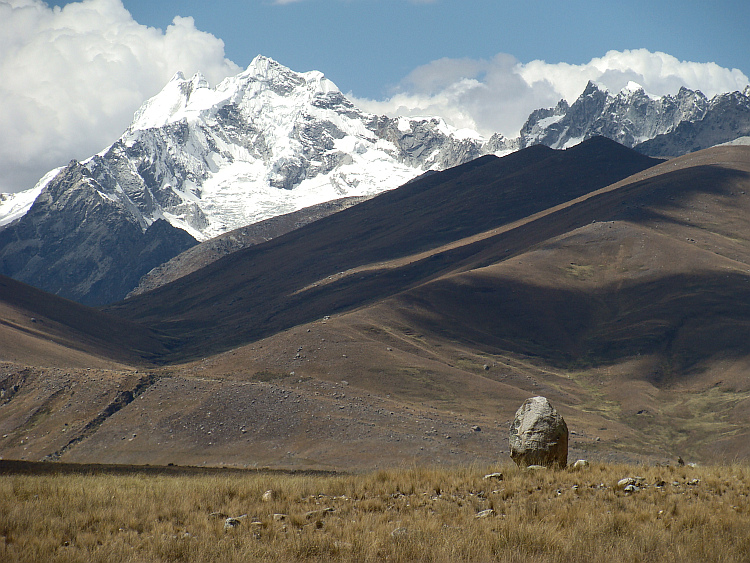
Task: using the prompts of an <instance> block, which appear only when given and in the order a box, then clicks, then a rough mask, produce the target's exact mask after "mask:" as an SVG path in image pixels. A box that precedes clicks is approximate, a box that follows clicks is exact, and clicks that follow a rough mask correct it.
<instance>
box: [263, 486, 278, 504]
mask: <svg viewBox="0 0 750 563" xmlns="http://www.w3.org/2000/svg"><path fill="white" fill-rule="evenodd" d="M261 500H262V501H263V502H271V501H272V500H276V491H274V490H273V489H268V490H267V491H266V492H265V493H263V496H262V497H261Z"/></svg>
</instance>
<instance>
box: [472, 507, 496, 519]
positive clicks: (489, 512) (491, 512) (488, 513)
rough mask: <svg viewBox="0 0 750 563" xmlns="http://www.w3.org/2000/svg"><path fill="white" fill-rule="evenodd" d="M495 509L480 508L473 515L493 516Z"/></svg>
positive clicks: (481, 516)
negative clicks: (479, 510) (480, 509)
mask: <svg viewBox="0 0 750 563" xmlns="http://www.w3.org/2000/svg"><path fill="white" fill-rule="evenodd" d="M494 515H495V511H494V510H493V509H491V508H488V509H487V510H482V511H481V512H477V513H476V514H475V515H474V518H489V517H490V516H494Z"/></svg>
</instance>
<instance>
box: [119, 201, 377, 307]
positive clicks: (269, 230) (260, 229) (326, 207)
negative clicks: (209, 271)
mask: <svg viewBox="0 0 750 563" xmlns="http://www.w3.org/2000/svg"><path fill="white" fill-rule="evenodd" d="M367 199H369V198H368V197H365V196H354V197H344V198H340V199H334V200H333V201H326V202H325V203H319V204H317V205H312V206H310V207H305V208H304V209H300V210H299V211H294V212H292V213H285V214H284V215H277V216H276V217H271V218H270V219H266V220H265V221H259V222H258V223H252V224H251V225H247V226H245V227H240V228H239V229H235V230H233V231H229V232H228V233H224V234H223V235H219V236H217V237H214V238H212V239H209V240H207V241H204V242H202V243H200V244H197V245H196V246H193V247H191V248H189V249H187V250H185V251H184V252H181V253H180V254H178V255H177V256H175V257H174V258H172V259H171V260H168V261H167V262H165V263H164V264H161V265H160V266H157V267H156V268H154V269H153V270H151V271H150V272H148V273H147V274H146V275H145V276H143V277H142V278H141V280H140V282H139V283H138V287H136V288H135V289H134V290H133V291H131V292H130V293H129V294H128V297H133V296H135V295H140V294H141V293H145V292H147V291H150V290H153V289H156V288H157V287H160V286H162V285H165V284H168V283H169V282H172V281H174V280H176V279H178V278H181V277H183V276H186V275H188V274H190V273H192V272H194V271H196V270H199V269H201V268H204V267H206V266H208V265H209V264H210V263H211V262H215V261H216V260H218V259H219V258H222V257H224V256H226V255H227V254H231V253H232V252H237V251H238V250H241V249H243V248H247V247H248V246H254V245H256V244H261V243H263V242H266V241H269V240H271V239H273V238H276V237H279V236H281V235H283V234H285V233H288V232H289V231H293V230H294V229H299V228H300V227H304V226H305V225H307V224H309V223H312V222H313V221H317V220H319V219H322V218H323V217H327V216H328V215H331V214H332V213H337V212H339V211H341V210H342V209H346V208H348V207H351V206H352V205H356V204H357V203H361V202H363V201H366V200H367Z"/></svg>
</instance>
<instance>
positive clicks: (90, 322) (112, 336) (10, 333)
mask: <svg viewBox="0 0 750 563" xmlns="http://www.w3.org/2000/svg"><path fill="white" fill-rule="evenodd" d="M0 348H1V349H2V357H1V358H2V359H3V360H13V361H16V362H19V363H25V364H27V365H89V366H93V365H101V364H103V363H106V361H108V360H109V361H116V362H124V363H131V362H136V363H143V362H144V361H148V359H149V358H155V357H159V356H162V355H163V354H164V353H165V352H166V351H167V348H166V347H165V345H164V341H163V340H161V339H159V338H157V336H156V335H155V334H154V332H153V331H152V330H150V329H148V328H144V327H143V326H140V325H137V324H135V323H133V322H130V321H125V320H122V319H120V318H117V317H113V316H111V315H107V314H105V313H102V312H101V311H98V310H96V309H92V308H90V307H86V306H85V305H81V304H79V303H75V302H74V301H69V300H67V299H63V298H62V297H58V296H56V295H52V294H50V293H46V292H44V291H41V290H39V289H36V288H34V287H31V286H29V285H26V284H24V283H21V282H18V281H16V280H13V279H11V278H8V277H5V276H0Z"/></svg>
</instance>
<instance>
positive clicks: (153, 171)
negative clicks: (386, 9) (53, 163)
mask: <svg viewBox="0 0 750 563" xmlns="http://www.w3.org/2000/svg"><path fill="white" fill-rule="evenodd" d="M749 96H750V89H747V90H745V92H742V93H740V92H736V93H734V94H726V95H722V96H717V97H715V98H713V99H712V100H708V99H707V98H706V97H705V96H703V94H701V93H700V92H694V91H691V90H687V89H685V88H683V89H681V90H680V91H679V92H678V93H677V94H676V95H675V96H663V97H655V96H651V95H649V94H647V93H646V92H644V91H643V89H642V88H640V87H639V86H638V85H636V84H630V85H629V86H628V87H627V88H625V89H623V90H622V91H621V92H618V93H616V94H612V93H609V92H607V91H606V90H605V89H603V88H601V87H600V86H598V85H596V84H594V83H589V84H588V86H587V87H586V89H585V90H584V92H583V93H582V94H581V96H580V97H579V98H578V99H577V100H576V101H575V102H574V103H573V104H568V103H567V102H565V101H561V102H560V103H559V104H558V105H557V106H556V107H554V108H549V109H540V110H537V111H535V112H533V113H532V114H531V115H530V116H529V118H528V120H527V122H526V123H525V125H524V126H523V128H522V130H521V132H520V135H519V136H518V137H516V138H513V139H507V138H504V137H502V136H500V135H495V136H493V137H492V138H491V139H489V140H488V141H485V140H484V139H482V138H481V137H480V136H479V135H478V134H477V133H475V132H472V131H466V130H456V129H453V128H451V127H450V126H449V125H447V124H446V123H445V122H444V121H443V120H442V119H439V118H422V119H415V118H405V117H397V118H390V117H385V116H377V115H373V114H368V113H365V112H363V111H361V110H359V109H358V108H357V107H355V106H354V105H353V104H352V103H351V102H350V101H349V100H348V99H347V98H346V97H345V96H344V95H343V94H342V93H341V92H340V91H339V90H338V89H337V88H336V86H335V85H334V84H333V83H332V82H330V81H329V80H328V79H326V78H325V77H324V76H323V74H321V73H320V72H315V71H313V72H305V73H298V72H294V71H292V70H290V69H288V68H286V67H284V66H282V65H281V64H279V63H277V62H275V61H273V60H271V59H268V58H265V57H257V58H256V59H255V60H253V62H252V63H251V64H250V66H249V67H248V68H247V69H246V70H245V71H244V72H242V73H241V74H238V75H237V76H234V77H230V78H227V79H225V80H224V81H223V82H221V83H220V84H219V85H218V86H216V87H215V88H212V87H210V86H209V85H208V83H207V82H206V80H205V79H204V78H203V77H202V76H201V75H200V74H197V75H195V76H193V77H192V78H190V79H186V78H185V77H184V76H182V75H181V74H179V73H178V74H176V75H175V76H174V78H173V79H172V80H171V81H170V82H169V83H168V84H167V85H166V86H165V87H164V89H163V90H162V92H160V93H159V94H158V95H156V96H155V97H153V98H151V99H150V100H148V101H147V102H146V103H144V104H143V106H142V107H141V108H140V109H139V110H138V111H137V112H136V114H135V116H134V119H133V122H132V124H131V125H130V127H129V128H128V129H127V130H126V131H125V133H124V134H123V135H122V137H120V138H119V139H118V140H117V141H115V142H114V143H113V144H112V145H111V146H109V147H107V148H106V149H104V150H103V151H101V152H100V153H99V154H97V155H94V156H92V157H91V158H89V159H87V160H85V161H83V162H77V161H73V162H71V163H70V164H69V165H68V166H66V167H63V168H60V169H56V170H53V171H51V172H50V173H48V174H46V175H45V176H44V177H43V178H42V179H41V180H40V181H39V183H38V184H37V185H36V186H35V187H34V188H33V189H31V190H28V191H26V192H22V193H19V194H0V273H2V274H5V275H9V276H11V277H14V278H16V279H19V280H21V281H25V282H27V283H31V284H32V285H35V286H37V287H40V288H42V289H45V290H48V291H52V292H55V293H58V294H60V295H63V296H66V297H70V298H73V299H76V300H79V301H82V302H85V303H89V304H100V303H105V302H108V301H112V300H115V299H119V298H122V297H124V296H125V295H126V294H127V293H128V292H129V291H130V290H131V289H133V288H134V287H135V286H136V285H137V283H138V278H139V277H140V276H141V275H143V274H145V273H146V272H148V271H149V270H150V269H151V268H153V267H156V266H158V265H159V264H160V263H161V262H163V261H166V260H168V259H170V258H172V257H173V256H175V255H176V254H178V253H179V252H180V251H182V250H184V249H186V248H188V247H190V246H191V245H193V244H195V243H196V241H202V240H206V239H208V238H211V237H214V236H217V235H219V234H222V233H225V232H228V231H230V230H233V229H235V228H238V227H243V226H245V225H248V224H251V223H255V222H258V221H261V220H263V219H267V218H270V217H275V216H278V215H281V214H284V213H289V212H292V211H296V210H299V209H302V208H304V207H308V206H310V205H314V204H318V203H322V202H326V201H331V200H334V199H337V198H341V197H349V196H372V195H375V194H377V193H380V192H382V191H384V190H388V189H392V188H396V187H398V186H399V185H402V184H404V183H405V182H407V181H409V180H411V179H412V178H414V177H416V176H418V175H420V174H422V173H424V172H426V171H428V170H442V169H445V168H448V167H451V166H455V165H458V164H461V163H464V162H466V161H469V160H472V159H474V158H476V157H478V156H481V155H482V154H487V153H494V154H498V155H503V154H507V153H508V152H511V151H514V150H518V149H521V148H525V147H527V146H530V145H533V144H538V143H542V144H545V145H548V146H550V147H553V148H567V147H570V146H572V145H574V144H577V143H578V142H580V141H583V140H585V139H588V138H591V137H593V136H596V135H603V136H606V137H609V138H611V139H614V140H616V141H618V142H620V143H622V144H624V145H626V146H629V147H636V148H638V149H639V150H642V151H643V152H646V153H647V154H649V155H652V156H662V155H668V156H671V155H676V154H683V153H684V152H689V151H690V150H695V148H696V147H697V148H704V145H706V143H711V144H718V143H723V142H728V141H733V140H734V139H737V138H738V137H742V136H747V135H750V99H749ZM706 146H711V145H706ZM95 217H96V218H98V222H97V221H94V220H93V218H95ZM125 225H127V229H126V230H127V232H128V235H127V236H123V235H122V232H123V231H122V229H124V228H125ZM138 233H140V234H138ZM185 233H189V235H190V236H187V237H186V236H185ZM123 241H128V242H127V243H125V242H123ZM118 245H119V246H120V247H122V246H127V248H124V249H123V248H117V247H118ZM172 245H174V248H172ZM124 271H127V275H124V274H123V272H124ZM127 286H129V287H127Z"/></svg>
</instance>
